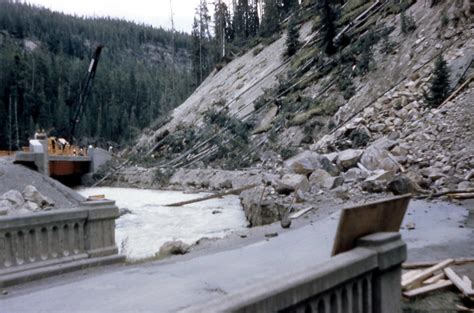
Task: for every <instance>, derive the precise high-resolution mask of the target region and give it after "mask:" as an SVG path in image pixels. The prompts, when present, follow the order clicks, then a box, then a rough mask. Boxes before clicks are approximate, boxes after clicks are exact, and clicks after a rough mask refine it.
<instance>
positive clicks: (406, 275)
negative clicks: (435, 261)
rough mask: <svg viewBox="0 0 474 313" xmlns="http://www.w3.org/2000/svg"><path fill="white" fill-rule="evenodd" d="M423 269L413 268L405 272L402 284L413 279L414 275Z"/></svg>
mask: <svg viewBox="0 0 474 313" xmlns="http://www.w3.org/2000/svg"><path fill="white" fill-rule="evenodd" d="M422 271H423V270H412V271H408V272H406V273H404V274H403V275H402V285H403V284H404V283H405V282H406V281H408V280H409V279H411V278H412V277H414V276H416V275H418V274H420V273H421V272H422Z"/></svg>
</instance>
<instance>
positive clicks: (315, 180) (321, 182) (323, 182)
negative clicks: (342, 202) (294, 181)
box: [309, 169, 344, 189]
mask: <svg viewBox="0 0 474 313" xmlns="http://www.w3.org/2000/svg"><path fill="white" fill-rule="evenodd" d="M309 182H310V184H311V186H317V187H318V188H321V189H333V188H336V187H338V186H340V185H342V184H343V183H344V178H343V177H339V176H338V177H334V176H331V175H330V174H329V173H328V172H326V171H325V170H322V169H317V170H315V171H314V172H313V173H312V174H311V176H310V177H309Z"/></svg>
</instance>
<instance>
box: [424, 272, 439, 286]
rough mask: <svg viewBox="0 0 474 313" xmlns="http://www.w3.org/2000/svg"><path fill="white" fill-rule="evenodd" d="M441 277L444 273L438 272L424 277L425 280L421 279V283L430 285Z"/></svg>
mask: <svg viewBox="0 0 474 313" xmlns="http://www.w3.org/2000/svg"><path fill="white" fill-rule="evenodd" d="M441 279H444V273H439V274H437V275H434V276H432V277H430V278H428V279H426V280H425V281H423V285H431V284H434V283H437V282H438V281H440V280H441Z"/></svg>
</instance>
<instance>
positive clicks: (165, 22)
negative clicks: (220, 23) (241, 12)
mask: <svg viewBox="0 0 474 313" xmlns="http://www.w3.org/2000/svg"><path fill="white" fill-rule="evenodd" d="M25 2H29V3H31V4H36V5H41V6H44V7H46V8H49V9H51V10H53V11H59V12H64V13H66V14H76V15H79V16H97V17H102V16H110V17H116V18H123V19H126V20H129V21H135V22H138V23H145V24H149V25H153V26H156V27H158V26H161V27H163V28H171V21H170V20H171V17H170V15H171V13H170V0H25ZM172 2H173V15H174V23H175V28H176V30H178V31H185V32H188V33H189V32H191V27H192V23H193V18H194V9H195V8H196V7H197V5H198V3H199V0H172ZM208 3H211V1H208ZM211 7H212V5H211V4H209V10H211Z"/></svg>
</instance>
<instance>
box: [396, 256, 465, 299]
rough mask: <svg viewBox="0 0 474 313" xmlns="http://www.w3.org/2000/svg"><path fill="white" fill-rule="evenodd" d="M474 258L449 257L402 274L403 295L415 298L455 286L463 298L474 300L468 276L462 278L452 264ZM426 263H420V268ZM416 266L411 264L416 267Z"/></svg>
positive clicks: (458, 263)
mask: <svg viewBox="0 0 474 313" xmlns="http://www.w3.org/2000/svg"><path fill="white" fill-rule="evenodd" d="M473 261H474V259H472V258H471V259H461V260H453V259H447V260H444V261H442V262H438V263H435V264H432V265H431V266H429V267H427V268H421V269H412V270H409V271H407V272H406V273H404V274H403V275H402V282H401V284H402V289H403V296H405V297H406V298H414V297H417V296H422V295H426V294H428V293H430V292H433V291H435V290H440V289H444V288H447V287H450V286H453V285H454V286H455V287H456V288H457V289H458V290H459V291H460V292H461V294H462V298H466V299H469V300H470V301H474V289H473V288H472V282H471V280H470V279H469V277H467V276H463V277H462V278H461V277H460V276H459V275H458V274H456V272H455V271H454V270H453V268H451V267H450V266H454V265H461V264H464V263H469V262H473ZM423 265H425V264H418V268H420V267H423ZM415 267H416V266H410V268H415Z"/></svg>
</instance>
